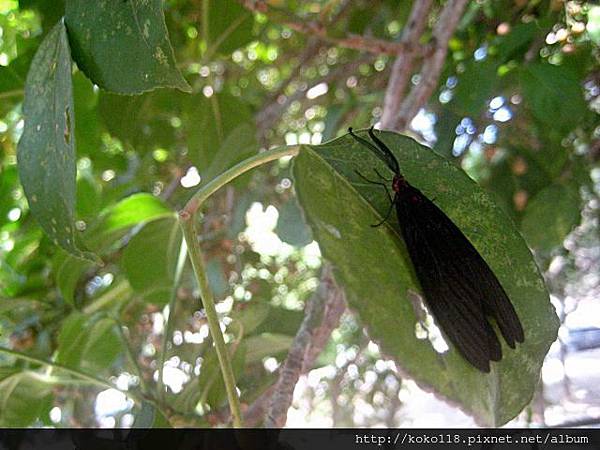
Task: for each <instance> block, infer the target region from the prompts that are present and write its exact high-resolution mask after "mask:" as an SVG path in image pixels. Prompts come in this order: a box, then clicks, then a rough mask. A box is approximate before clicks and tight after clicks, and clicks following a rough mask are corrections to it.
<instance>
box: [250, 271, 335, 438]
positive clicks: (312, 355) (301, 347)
mask: <svg viewBox="0 0 600 450" xmlns="http://www.w3.org/2000/svg"><path fill="white" fill-rule="evenodd" d="M344 309H345V299H344V295H343V293H342V292H341V290H340V289H339V288H338V287H337V286H336V285H335V281H334V279H333V275H332V269H331V266H329V265H326V266H325V267H324V268H323V273H322V275H321V283H320V285H319V288H318V289H317V291H316V292H315V294H314V295H313V296H312V297H311V299H310V300H309V301H308V302H307V305H306V314H305V316H304V320H303V321H302V325H301V326H300V329H299V330H298V333H297V334H296V337H295V338H294V342H293V343H292V346H291V348H290V351H289V353H288V356H287V358H286V360H285V362H284V363H283V365H282V367H281V369H280V371H279V379H278V380H277V382H276V384H275V389H274V392H273V395H272V398H271V402H270V406H269V411H268V413H267V417H266V419H265V426H266V427H283V426H284V425H285V422H286V420H287V412H288V409H289V408H290V405H291V404H292V399H293V394H294V388H295V387H296V383H297V382H298V379H299V377H300V375H301V374H302V373H303V372H305V371H307V370H308V369H309V368H310V367H312V364H314V360H315V359H316V357H317V355H318V354H319V352H320V351H321V350H322V348H323V347H324V346H325V343H326V342H327V340H328V338H329V335H330V334H331V331H332V330H333V329H334V328H335V327H337V325H338V322H339V318H340V316H341V314H342V313H343V311H344ZM313 345H314V349H311V347H312V346H313ZM311 350H312V351H311ZM255 413H256V412H255Z"/></svg>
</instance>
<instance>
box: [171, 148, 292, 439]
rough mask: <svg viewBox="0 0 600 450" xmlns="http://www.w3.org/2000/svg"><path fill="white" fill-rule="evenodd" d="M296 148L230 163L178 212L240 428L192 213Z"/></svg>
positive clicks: (236, 398)
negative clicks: (240, 178)
mask: <svg viewBox="0 0 600 450" xmlns="http://www.w3.org/2000/svg"><path fill="white" fill-rule="evenodd" d="M298 150H299V147H279V148H276V149H273V150H268V151H265V152H262V153H259V154H258V155H255V156H252V157H250V158H248V159H246V160H245V161H242V162H241V163H239V164H237V165H235V166H233V167H232V168H231V169H229V170H227V171H225V172H224V173H222V174H221V175H219V176H218V177H216V178H215V179H213V180H211V181H210V182H209V183H207V184H206V185H205V186H203V187H202V188H200V190H198V192H196V193H195V194H194V196H193V197H192V198H191V199H190V200H189V201H188V203H187V204H186V205H185V207H184V208H183V210H181V211H180V212H179V222H180V224H181V229H182V230H183V237H184V239H185V242H186V243H187V247H188V254H189V256H190V260H191V262H192V267H193V268H194V273H195V274H196V278H197V280H198V287H199V289H200V295H201V296H202V304H203V306H204V311H205V313H206V318H207V320H208V327H209V329H210V333H211V335H212V338H213V341H214V343H215V350H216V352H217V357H218V359H219V365H220V366H221V372H222V375H223V381H224V383H225V391H226V392H227V399H228V401H229V408H230V410H231V416H232V418H233V426H234V427H235V428H241V427H242V426H243V425H242V414H241V409H240V399H239V395H238V393H237V388H236V385H235V376H234V374H233V368H232V366H231V358H230V355H229V352H228V350H227V345H226V344H225V339H224V337H223V333H222V332H221V327H220V325H219V317H218V315H217V310H216V308H215V300H214V297H213V294H212V291H211V290H210V287H209V283H208V278H207V276H206V268H205V266H204V259H203V257H202V250H201V249H200V243H199V242H198V238H197V236H198V231H197V229H196V220H195V215H196V212H197V211H198V209H199V208H200V206H201V205H202V204H203V203H204V201H205V200H206V199H207V198H208V197H210V196H211V195H212V194H213V193H214V192H216V191H217V190H218V189H219V188H221V187H222V186H224V185H225V184H227V183H228V182H230V181H231V180H233V179H235V178H236V177H238V176H240V175H242V174H243V173H245V172H248V171H249V170H251V169H252V168H254V167H257V166H260V165H263V164H266V163H268V162H270V161H274V160H276V159H279V158H282V157H284V156H295V155H297V154H298Z"/></svg>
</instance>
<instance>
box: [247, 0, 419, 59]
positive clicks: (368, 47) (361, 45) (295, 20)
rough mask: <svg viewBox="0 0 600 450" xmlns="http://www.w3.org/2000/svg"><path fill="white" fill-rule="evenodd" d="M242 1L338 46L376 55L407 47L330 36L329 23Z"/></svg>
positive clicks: (256, 0)
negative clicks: (304, 18)
mask: <svg viewBox="0 0 600 450" xmlns="http://www.w3.org/2000/svg"><path fill="white" fill-rule="evenodd" d="M239 1H240V3H241V4H242V5H243V6H244V7H245V8H247V9H249V10H250V11H252V12H254V13H261V14H266V15H268V16H269V17H270V18H271V19H272V20H273V21H275V22H277V23H280V24H282V25H285V26H287V27H289V28H291V29H292V30H294V31H297V32H299V33H302V34H306V35H309V36H314V37H317V38H319V39H320V40H322V41H324V42H328V43H330V44H334V45H336V46H338V47H344V48H349V49H352V50H359V51H362V52H367V53H373V54H375V55H397V54H399V53H400V52H402V51H404V50H405V49H406V48H407V44H406V43H403V42H393V41H387V40H385V39H377V38H373V37H367V36H362V35H356V34H348V35H346V36H343V37H334V36H330V35H329V34H328V33H327V29H328V27H329V26H328V24H323V23H320V22H316V21H307V20H303V19H301V18H299V17H295V16H294V15H293V14H291V13H289V12H283V11H281V10H276V9H274V8H270V7H269V5H268V4H267V3H266V2H265V1H261V0H239ZM419 1H422V0H419Z"/></svg>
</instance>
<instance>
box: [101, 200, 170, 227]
mask: <svg viewBox="0 0 600 450" xmlns="http://www.w3.org/2000/svg"><path fill="white" fill-rule="evenodd" d="M167 217H174V212H173V211H171V210H170V209H169V208H168V207H167V206H166V205H165V203H164V202H163V201H162V200H161V199H160V198H158V197H156V196H154V195H152V194H148V193H144V192H141V193H138V194H133V195H130V196H129V197H126V198H124V199H123V200H121V201H120V202H119V203H117V204H116V205H114V206H113V207H111V208H110V209H108V210H107V211H106V213H104V214H103V216H102V221H101V223H102V231H103V232H105V233H108V232H113V231H118V230H122V229H124V228H128V227H132V226H134V225H137V224H140V223H142V222H149V221H152V220H157V219H162V218H167Z"/></svg>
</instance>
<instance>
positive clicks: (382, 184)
mask: <svg viewBox="0 0 600 450" xmlns="http://www.w3.org/2000/svg"><path fill="white" fill-rule="evenodd" d="M355 172H356V174H357V175H358V176H359V177H361V178H362V179H363V180H365V181H366V182H368V183H370V184H376V185H378V186H383V188H384V189H385V193H386V194H387V196H388V199H389V200H390V209H389V210H388V212H387V214H386V215H385V219H383V220H382V221H381V222H379V223H376V224H374V225H371V226H372V227H373V228H376V227H379V226H381V225H383V224H384V223H385V222H387V220H388V219H389V218H390V215H391V214H392V210H393V209H394V199H393V198H392V196H391V195H390V191H389V190H388V187H387V185H386V184H384V183H380V182H378V181H373V180H369V179H368V178H367V177H365V176H364V175H363V174H361V173H360V172H359V171H358V170H355ZM375 173H376V174H377V175H378V176H379V177H380V178H382V179H384V180H385V178H384V177H383V176H382V175H381V174H380V173H379V172H377V169H375ZM386 181H387V180H386Z"/></svg>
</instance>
